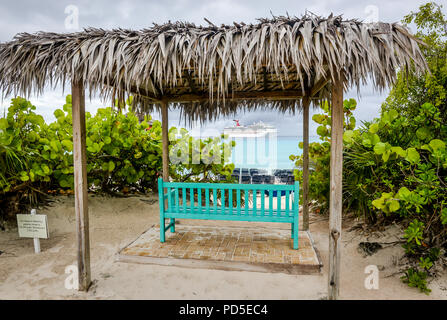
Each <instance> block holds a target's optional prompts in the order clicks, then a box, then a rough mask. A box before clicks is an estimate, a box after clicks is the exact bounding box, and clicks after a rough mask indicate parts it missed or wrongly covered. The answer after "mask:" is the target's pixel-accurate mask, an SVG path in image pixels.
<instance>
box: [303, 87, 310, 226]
mask: <svg viewBox="0 0 447 320" xmlns="http://www.w3.org/2000/svg"><path fill="white" fill-rule="evenodd" d="M302 106H303V230H306V231H307V230H309V107H310V97H309V96H305V97H304V98H303V100H302Z"/></svg>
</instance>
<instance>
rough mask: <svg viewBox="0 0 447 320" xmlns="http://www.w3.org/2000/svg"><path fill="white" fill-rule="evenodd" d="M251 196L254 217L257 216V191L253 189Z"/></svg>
mask: <svg viewBox="0 0 447 320" xmlns="http://www.w3.org/2000/svg"><path fill="white" fill-rule="evenodd" d="M252 195H253V215H254V216H256V215H257V211H258V204H257V200H258V190H256V189H253V191H252Z"/></svg>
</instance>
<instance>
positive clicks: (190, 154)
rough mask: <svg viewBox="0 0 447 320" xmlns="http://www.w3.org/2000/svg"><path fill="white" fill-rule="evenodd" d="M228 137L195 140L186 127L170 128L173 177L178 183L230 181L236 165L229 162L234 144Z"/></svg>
mask: <svg viewBox="0 0 447 320" xmlns="http://www.w3.org/2000/svg"><path fill="white" fill-rule="evenodd" d="M227 138H228V136H226V135H221V136H218V137H208V138H204V139H200V138H198V139H195V138H193V137H192V136H191V135H190V133H189V132H188V131H187V130H185V129H184V128H181V129H178V128H176V127H172V128H170V129H169V141H170V144H169V161H170V163H171V166H170V175H171V177H172V178H173V179H174V180H175V181H180V182H186V181H192V182H194V181H195V182H205V181H218V180H219V179H220V176H224V177H225V181H229V180H230V179H231V174H232V173H233V170H234V164H233V163H230V158H231V150H232V148H233V147H234V146H235V145H236V143H235V142H234V141H229V142H225V140H226V139H227Z"/></svg>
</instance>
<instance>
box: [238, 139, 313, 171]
mask: <svg viewBox="0 0 447 320" xmlns="http://www.w3.org/2000/svg"><path fill="white" fill-rule="evenodd" d="M231 140H233V141H235V142H236V146H235V148H233V152H232V156H231V161H232V162H233V163H234V164H235V166H236V168H259V169H266V170H268V171H272V170H274V169H292V168H293V167H294V163H293V162H292V161H291V160H290V159H289V156H290V155H292V154H293V155H301V154H302V152H303V150H302V149H300V148H299V142H300V141H303V139H302V137H283V136H276V135H267V136H265V137H258V138H251V137H250V138H248V137H244V138H239V137H237V138H232V139H231ZM318 141H320V140H319V137H318V136H310V137H309V142H318Z"/></svg>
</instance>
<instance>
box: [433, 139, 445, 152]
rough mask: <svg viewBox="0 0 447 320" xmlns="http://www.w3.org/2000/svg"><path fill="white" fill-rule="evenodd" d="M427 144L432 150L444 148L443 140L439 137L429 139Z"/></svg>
mask: <svg viewBox="0 0 447 320" xmlns="http://www.w3.org/2000/svg"><path fill="white" fill-rule="evenodd" d="M429 145H430V147H431V148H432V149H433V151H437V150H443V149H445V142H444V141H442V140H439V139H434V140H432V141H430V143H429Z"/></svg>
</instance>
